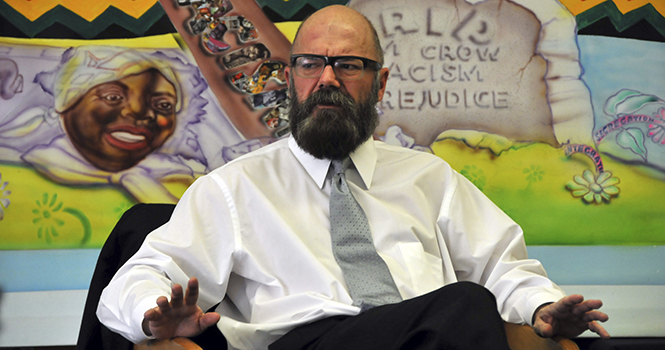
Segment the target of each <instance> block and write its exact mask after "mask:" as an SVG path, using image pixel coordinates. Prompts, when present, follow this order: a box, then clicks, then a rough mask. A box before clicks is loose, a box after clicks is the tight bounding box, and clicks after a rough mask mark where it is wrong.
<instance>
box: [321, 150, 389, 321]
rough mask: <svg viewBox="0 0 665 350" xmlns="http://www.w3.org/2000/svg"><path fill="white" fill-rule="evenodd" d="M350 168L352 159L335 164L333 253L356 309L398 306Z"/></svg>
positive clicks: (333, 178) (331, 214)
mask: <svg viewBox="0 0 665 350" xmlns="http://www.w3.org/2000/svg"><path fill="white" fill-rule="evenodd" d="M350 164H351V159H350V158H346V159H344V160H343V161H340V160H335V161H333V162H332V169H333V177H332V189H331V192H330V231H331V235H332V243H333V253H334V255H335V259H336V260H337V263H338V264H339V266H340V267H341V268H342V272H343V274H344V279H345V280H346V284H347V285H348V287H349V293H350V294H351V298H353V301H354V302H353V305H355V306H358V307H360V308H361V311H365V310H367V309H370V308H372V307H374V306H379V305H383V304H391V303H398V302H400V301H402V297H401V296H400V294H399V292H398V291H397V287H396V286H395V281H394V280H393V278H392V276H391V275H390V271H389V270H388V266H387V265H386V263H385V262H384V261H383V259H381V257H380V256H379V254H378V253H377V252H376V248H374V242H373V241H372V236H371V234H370V230H369V223H368V222H367V217H366V216H365V212H364V211H363V210H362V208H361V207H360V205H359V204H358V202H357V201H356V199H355V198H354V197H353V194H351V191H349V186H348V184H347V182H346V176H345V175H344V172H345V171H346V169H347V168H348V167H349V165H350Z"/></svg>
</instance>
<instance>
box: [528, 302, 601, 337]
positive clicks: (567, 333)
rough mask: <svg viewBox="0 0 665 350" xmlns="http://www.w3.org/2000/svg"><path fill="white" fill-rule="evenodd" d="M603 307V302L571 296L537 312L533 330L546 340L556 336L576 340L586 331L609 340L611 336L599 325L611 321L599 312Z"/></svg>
mask: <svg viewBox="0 0 665 350" xmlns="http://www.w3.org/2000/svg"><path fill="white" fill-rule="evenodd" d="M601 306H603V302H602V301H600V300H584V297H583V296H581V295H579V294H573V295H569V296H566V297H563V298H561V300H559V301H557V302H556V303H552V304H549V305H546V306H544V307H541V308H540V309H539V310H538V311H536V314H535V316H534V322H533V328H534V330H535V331H536V333H537V334H538V335H540V336H541V337H545V338H549V337H552V336H555V335H561V336H564V337H566V338H574V337H577V336H578V335H580V334H582V333H583V332H584V331H586V330H590V331H592V332H594V333H596V334H598V335H600V337H601V338H609V337H610V334H609V333H608V332H607V331H606V330H605V328H603V326H601V325H600V323H598V321H600V322H605V321H607V320H608V319H609V317H608V316H607V315H606V314H605V313H603V312H600V311H598V310H597V309H599V308H600V307H601Z"/></svg>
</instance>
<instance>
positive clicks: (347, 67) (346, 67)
mask: <svg viewBox="0 0 665 350" xmlns="http://www.w3.org/2000/svg"><path fill="white" fill-rule="evenodd" d="M337 67H339V68H341V69H344V70H347V71H358V70H362V69H363V66H362V65H359V64H356V63H347V62H340V63H338V64H337Z"/></svg>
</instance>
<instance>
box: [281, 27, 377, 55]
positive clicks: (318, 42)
mask: <svg viewBox="0 0 665 350" xmlns="http://www.w3.org/2000/svg"><path fill="white" fill-rule="evenodd" d="M372 48H373V42H372V37H371V35H370V32H369V28H368V26H367V24H365V23H363V22H360V21H353V20H349V19H341V20H336V19H335V18H325V19H323V20H322V21H315V20H312V18H310V20H308V21H307V22H305V23H304V24H303V27H302V28H301V30H300V33H299V34H298V37H297V38H296V41H295V42H294V45H293V53H294V54H298V53H315V54H321V55H327V56H339V55H356V56H364V57H369V58H373V56H374V55H373V50H372Z"/></svg>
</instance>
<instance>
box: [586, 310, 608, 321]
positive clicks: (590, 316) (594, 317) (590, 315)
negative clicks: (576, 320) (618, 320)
mask: <svg viewBox="0 0 665 350" xmlns="http://www.w3.org/2000/svg"><path fill="white" fill-rule="evenodd" d="M609 318H610V317H609V316H607V314H606V313H604V312H601V311H589V312H587V313H586V314H584V316H583V317H582V320H584V322H593V321H600V322H606V321H607V320H609Z"/></svg>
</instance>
